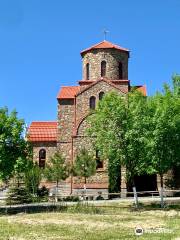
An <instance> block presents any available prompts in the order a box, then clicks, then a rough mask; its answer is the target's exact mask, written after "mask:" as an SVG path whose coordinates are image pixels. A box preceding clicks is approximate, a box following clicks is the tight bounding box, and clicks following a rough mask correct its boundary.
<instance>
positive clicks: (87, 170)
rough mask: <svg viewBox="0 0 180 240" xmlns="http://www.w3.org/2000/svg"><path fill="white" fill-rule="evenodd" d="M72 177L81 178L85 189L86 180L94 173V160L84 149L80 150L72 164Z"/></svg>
mask: <svg viewBox="0 0 180 240" xmlns="http://www.w3.org/2000/svg"><path fill="white" fill-rule="evenodd" d="M73 170H74V175H76V176H79V177H83V178H84V183H85V187H86V181H87V178H88V177H90V176H92V175H94V174H95V173H96V160H95V157H94V156H93V155H92V154H90V153H89V152H88V151H87V150H86V149H85V148H83V149H81V151H80V152H79V154H78V155H77V157H76V159H75V162H74V168H73Z"/></svg>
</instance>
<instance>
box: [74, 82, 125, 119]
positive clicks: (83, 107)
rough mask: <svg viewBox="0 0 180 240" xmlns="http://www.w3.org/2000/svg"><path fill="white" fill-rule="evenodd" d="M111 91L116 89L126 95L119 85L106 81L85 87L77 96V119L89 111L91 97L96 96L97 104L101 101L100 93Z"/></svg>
mask: <svg viewBox="0 0 180 240" xmlns="http://www.w3.org/2000/svg"><path fill="white" fill-rule="evenodd" d="M111 91H115V92H117V93H119V94H120V95H125V93H124V92H122V91H121V90H120V89H119V88H118V87H116V86H114V84H109V83H107V82H106V81H97V82H96V83H95V84H92V85H91V86H90V87H88V88H86V89H84V90H83V91H82V92H80V93H78V95H77V96H76V120H77V122H78V121H80V119H81V118H82V116H85V115H86V114H88V113H89V110H90V108H89V101H90V97H92V96H94V97H95V98H96V104H97V102H98V101H99V94H100V93H101V92H104V93H105V94H106V93H108V92H111Z"/></svg>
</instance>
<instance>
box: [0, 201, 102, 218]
mask: <svg viewBox="0 0 180 240" xmlns="http://www.w3.org/2000/svg"><path fill="white" fill-rule="evenodd" d="M43 212H69V213H85V214H101V213H103V212H104V211H103V210H102V209H100V208H99V207H96V206H94V205H91V204H89V203H82V202H77V203H76V204H74V205H72V206H68V205H67V203H64V202H60V203H58V204H56V203H54V204H45V205H43V204H41V205H40V204H24V205H16V206H2V207H0V215H6V214H7V215H13V214H18V213H43Z"/></svg>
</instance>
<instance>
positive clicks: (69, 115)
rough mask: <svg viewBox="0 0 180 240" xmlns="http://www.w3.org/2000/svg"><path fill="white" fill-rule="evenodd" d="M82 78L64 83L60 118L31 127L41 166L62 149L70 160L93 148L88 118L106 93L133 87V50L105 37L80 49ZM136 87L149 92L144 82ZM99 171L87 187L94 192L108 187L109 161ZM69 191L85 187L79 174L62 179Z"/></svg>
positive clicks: (122, 92) (123, 185)
mask: <svg viewBox="0 0 180 240" xmlns="http://www.w3.org/2000/svg"><path fill="white" fill-rule="evenodd" d="M81 57H82V80H80V81H79V82H78V85H76V86H66V87H61V89H60V91H59V93H58V95H57V105H58V108H57V109H58V114H57V116H58V118H57V121H39V122H37V121H35V122H32V123H31V125H30V126H29V129H28V139H29V141H30V142H31V143H32V145H33V158H34V160H35V161H37V162H38V164H39V167H42V168H43V167H45V163H46V161H47V162H48V160H49V158H50V157H51V156H52V155H53V154H54V153H55V152H56V151H59V152H60V153H62V155H63V156H64V157H65V159H66V161H67V162H70V163H71V164H72V163H73V162H74V160H75V158H76V156H77V154H78V152H79V151H80V149H82V148H86V149H91V148H92V140H91V139H90V138H89V137H88V136H87V134H86V129H87V128H88V127H89V126H88V125H89V124H88V121H87V118H88V116H89V113H90V112H91V109H95V108H96V105H97V103H98V101H100V100H101V99H102V98H103V95H104V94H106V93H108V92H110V91H115V92H117V93H118V94H120V95H122V96H123V95H125V94H127V93H128V92H129V91H130V89H131V84H130V80H129V79H128V61H129V57H130V51H129V50H128V49H126V48H123V47H120V46H118V45H115V44H113V43H111V42H109V41H106V40H104V41H102V42H100V43H98V44H96V45H94V46H92V47H89V48H87V49H85V50H83V51H82V52H81ZM136 88H137V89H138V90H139V91H141V92H142V93H143V95H145V96H146V87H145V86H136ZM94 154H95V156H96V159H97V171H96V174H95V175H94V176H92V177H90V178H89V179H88V180H87V184H86V188H87V190H89V191H94V192H107V191H108V174H107V164H108V163H107V161H106V160H104V161H99V157H98V152H95V153H94ZM124 174H125V172H123V168H122V169H121V189H126V182H125V176H124ZM61 186H64V189H65V190H66V193H72V192H73V193H76V192H77V191H81V189H83V184H82V181H80V180H79V181H78V179H77V178H74V179H73V178H71V179H68V180H67V181H66V182H63V183H62V185H61Z"/></svg>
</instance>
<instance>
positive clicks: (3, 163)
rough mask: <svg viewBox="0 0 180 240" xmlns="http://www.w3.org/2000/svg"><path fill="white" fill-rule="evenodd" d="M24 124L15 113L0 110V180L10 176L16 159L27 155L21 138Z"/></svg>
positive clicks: (25, 145) (3, 109)
mask: <svg viewBox="0 0 180 240" xmlns="http://www.w3.org/2000/svg"><path fill="white" fill-rule="evenodd" d="M24 128H25V124H24V121H23V120H22V119H18V117H17V112H16V111H12V112H11V113H9V112H8V109H7V108H0V178H1V179H3V180H7V179H8V178H9V177H11V176H12V172H13V170H14V166H15V164H16V161H17V159H18V158H19V157H20V158H22V159H24V158H26V157H27V155H28V148H27V143H26V141H25V139H24V137H23V132H24Z"/></svg>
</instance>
